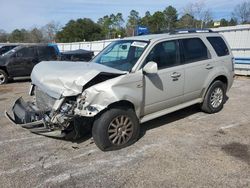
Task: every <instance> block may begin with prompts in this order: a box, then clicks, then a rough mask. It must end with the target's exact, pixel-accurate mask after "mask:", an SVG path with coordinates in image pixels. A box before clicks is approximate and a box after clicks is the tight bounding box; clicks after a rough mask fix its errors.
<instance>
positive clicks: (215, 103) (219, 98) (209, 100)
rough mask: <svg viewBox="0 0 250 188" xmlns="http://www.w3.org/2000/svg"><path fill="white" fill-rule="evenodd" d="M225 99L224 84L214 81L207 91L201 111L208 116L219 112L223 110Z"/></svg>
mask: <svg viewBox="0 0 250 188" xmlns="http://www.w3.org/2000/svg"><path fill="white" fill-rule="evenodd" d="M225 99H226V86H225V84H224V83H223V82H221V81H219V80H217V81H214V82H213V83H212V84H211V85H210V87H209V89H208V90H207V93H206V95H205V98H204V101H203V103H202V104H201V109H202V110H203V111H204V112H206V113H209V114H212V113H216V112H219V111H220V110H221V109H222V108H223V105H224V103H225Z"/></svg>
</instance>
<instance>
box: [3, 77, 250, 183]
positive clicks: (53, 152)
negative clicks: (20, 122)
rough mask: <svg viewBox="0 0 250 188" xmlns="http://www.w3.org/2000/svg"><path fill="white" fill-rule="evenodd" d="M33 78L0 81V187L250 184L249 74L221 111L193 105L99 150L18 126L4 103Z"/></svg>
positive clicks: (89, 144) (20, 92)
mask: <svg viewBox="0 0 250 188" xmlns="http://www.w3.org/2000/svg"><path fill="white" fill-rule="evenodd" d="M28 88H29V83H28V82H18V83H11V84H8V85H5V86H0V125H1V131H0V161H1V163H0V164H1V165H0V182H1V184H0V187H250V176H249V174H250V123H249V122H250V79H246V78H237V79H236V80H235V82H234V85H233V88H232V89H231V91H230V92H229V93H228V97H229V100H228V102H227V103H226V105H225V106H224V109H223V110H222V111H221V112H219V113H217V114H212V115H209V114H205V113H203V112H200V111H199V109H198V108H197V107H196V106H192V107H189V108H187V109H184V110H181V111H178V112H175V113H172V114H169V115H166V116H163V117H161V118H158V119H156V120H153V121H150V122H148V123H145V124H143V125H141V129H142V131H141V138H140V139H139V141H138V142H137V143H135V144H134V145H133V146H131V147H128V148H125V149H122V150H119V151H112V152H102V151H100V150H99V149H98V148H97V147H96V146H95V144H94V143H93V141H92V139H91V137H86V138H84V139H82V140H80V141H78V142H76V143H73V142H70V141H64V140H56V139H52V138H46V137H43V136H38V135H35V134H32V133H30V132H29V131H28V130H25V129H22V128H20V127H16V126H13V125H12V124H10V123H9V122H8V121H7V119H6V118H5V117H4V113H3V112H4V110H5V109H6V108H9V107H10V106H11V102H13V101H14V99H15V98H17V97H19V96H22V95H24V96H26V98H27V97H28V96H27V94H26V93H27V91H28Z"/></svg>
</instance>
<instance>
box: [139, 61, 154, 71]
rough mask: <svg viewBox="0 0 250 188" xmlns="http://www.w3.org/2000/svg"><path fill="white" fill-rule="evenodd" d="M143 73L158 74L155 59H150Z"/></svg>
mask: <svg viewBox="0 0 250 188" xmlns="http://www.w3.org/2000/svg"><path fill="white" fill-rule="evenodd" d="M142 71H143V73H146V74H156V73H157V72H158V66H157V63H156V62H154V61H149V62H148V63H147V64H146V65H145V66H144V67H143V69H142Z"/></svg>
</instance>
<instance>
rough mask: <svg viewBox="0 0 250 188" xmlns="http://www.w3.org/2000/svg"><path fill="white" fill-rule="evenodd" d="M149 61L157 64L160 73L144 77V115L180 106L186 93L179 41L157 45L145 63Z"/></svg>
mask: <svg viewBox="0 0 250 188" xmlns="http://www.w3.org/2000/svg"><path fill="white" fill-rule="evenodd" d="M149 61H154V62H156V63H157V65H158V73H157V74H146V75H144V98H145V102H144V103H145V108H144V115H147V114H151V113H154V112H157V111H160V110H164V109H166V108H170V107H173V106H175V105H178V104H180V102H181V99H182V97H183V92H184V91H183V88H184V68H183V66H182V65H181V64H180V54H179V42H178V41H177V40H171V41H163V42H160V43H158V44H156V45H155V46H154V47H153V49H152V50H151V52H150V53H149V55H148V57H147V58H146V62H145V63H147V62H149Z"/></svg>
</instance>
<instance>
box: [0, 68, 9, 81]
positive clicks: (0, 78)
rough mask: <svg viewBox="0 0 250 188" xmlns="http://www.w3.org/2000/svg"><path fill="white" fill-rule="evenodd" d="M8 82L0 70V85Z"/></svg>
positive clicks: (5, 75) (3, 72)
mask: <svg viewBox="0 0 250 188" xmlns="http://www.w3.org/2000/svg"><path fill="white" fill-rule="evenodd" d="M7 82H8V75H7V74H6V72H5V71H4V70H1V69H0V85H2V84H6V83H7Z"/></svg>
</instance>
